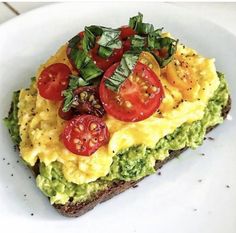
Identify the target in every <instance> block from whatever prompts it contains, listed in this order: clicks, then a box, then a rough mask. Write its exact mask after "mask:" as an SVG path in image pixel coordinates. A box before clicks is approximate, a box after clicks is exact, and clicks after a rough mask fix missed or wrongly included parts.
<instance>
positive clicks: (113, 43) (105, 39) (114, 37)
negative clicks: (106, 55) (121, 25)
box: [97, 27, 122, 49]
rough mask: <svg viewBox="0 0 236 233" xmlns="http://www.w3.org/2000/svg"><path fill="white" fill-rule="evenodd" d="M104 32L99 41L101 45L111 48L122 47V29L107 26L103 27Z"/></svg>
mask: <svg viewBox="0 0 236 233" xmlns="http://www.w3.org/2000/svg"><path fill="white" fill-rule="evenodd" d="M102 29H103V32H102V35H101V37H100V38H99V40H98V41H97V43H98V44H99V45H101V46H104V47H107V48H110V49H120V48H121V47H122V43H121V40H120V38H119V36H120V30H116V29H112V28H105V27H103V28H102Z"/></svg>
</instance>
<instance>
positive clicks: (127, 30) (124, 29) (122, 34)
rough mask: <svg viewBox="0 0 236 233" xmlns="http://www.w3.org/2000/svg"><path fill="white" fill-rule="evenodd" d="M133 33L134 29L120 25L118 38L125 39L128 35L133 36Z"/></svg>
mask: <svg viewBox="0 0 236 233" xmlns="http://www.w3.org/2000/svg"><path fill="white" fill-rule="evenodd" d="M135 34H136V32H135V31H134V29H133V28H131V27H129V26H122V27H121V28H120V38H121V39H122V40H126V39H127V38H128V37H130V36H134V35H135Z"/></svg>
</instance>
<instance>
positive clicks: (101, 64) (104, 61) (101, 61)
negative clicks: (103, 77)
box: [90, 44, 123, 72]
mask: <svg viewBox="0 0 236 233" xmlns="http://www.w3.org/2000/svg"><path fill="white" fill-rule="evenodd" d="M98 49H99V45H98V44H96V45H95V46H94V48H93V49H91V51H90V54H91V56H92V59H93V60H94V61H95V64H96V65H97V67H98V68H100V69H101V70H103V71H104V72H105V71H106V70H107V69H108V68H109V67H110V66H111V65H113V64H114V63H116V62H118V61H120V60H121V57H122V55H123V48H120V49H114V50H113V53H112V55H111V56H110V57H108V58H102V57H100V56H99V55H98Z"/></svg>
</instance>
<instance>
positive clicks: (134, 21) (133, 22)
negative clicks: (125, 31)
mask: <svg viewBox="0 0 236 233" xmlns="http://www.w3.org/2000/svg"><path fill="white" fill-rule="evenodd" d="M142 22H143V14H141V13H138V15H136V16H133V17H131V18H130V19H129V26H130V27H131V28H133V29H134V30H136V27H137V23H142Z"/></svg>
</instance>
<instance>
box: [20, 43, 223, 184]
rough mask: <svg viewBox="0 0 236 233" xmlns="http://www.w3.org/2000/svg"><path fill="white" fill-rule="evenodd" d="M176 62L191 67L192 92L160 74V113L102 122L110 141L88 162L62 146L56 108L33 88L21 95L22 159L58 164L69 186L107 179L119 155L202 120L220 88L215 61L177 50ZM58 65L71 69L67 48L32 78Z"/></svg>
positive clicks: (110, 118) (60, 51)
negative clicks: (131, 120)
mask: <svg viewBox="0 0 236 233" xmlns="http://www.w3.org/2000/svg"><path fill="white" fill-rule="evenodd" d="M176 56H177V57H181V61H184V62H186V64H188V66H191V72H192V75H193V76H194V77H195V85H194V87H193V88H192V89H190V90H187V91H188V93H187V94H186V90H183V88H181V87H178V86H176V85H174V83H173V82H171V81H170V80H168V79H167V78H166V75H167V72H168V71H167V70H166V68H164V69H162V70H161V75H160V80H161V82H162V84H163V87H164V91H165V98H164V99H163V101H162V104H161V106H160V109H159V110H158V112H157V113H155V114H154V115H153V116H151V117H149V118H148V119H146V120H143V121H140V122H136V123H127V122H121V121H119V120H116V119H114V118H113V117H111V116H109V115H107V116H106V117H105V122H106V124H107V126H108V129H109V131H110V141H109V143H108V144H107V145H105V146H102V147H101V148H99V149H98V150H97V151H96V152H95V153H94V154H93V155H92V156H90V157H84V156H78V155H75V154H73V153H71V152H70V151H68V150H67V149H66V148H65V147H64V145H63V143H62V142H61V141H60V134H61V132H62V131H63V128H64V124H65V122H64V121H63V120H62V119H61V118H60V117H59V116H58V114H57V112H58V108H59V104H58V103H56V102H53V101H48V100H46V99H44V98H42V97H41V96H40V95H39V94H38V92H37V89H36V86H31V88H30V89H23V90H21V92H20V97H19V105H18V107H19V112H18V116H19V125H20V136H21V139H22V141H21V144H20V151H21V155H22V157H23V159H24V160H25V161H26V162H28V163H29V164H30V165H32V166H33V165H34V164H35V163H36V161H37V159H38V158H39V159H40V161H42V162H44V163H45V164H46V165H48V164H50V163H51V162H53V161H59V162H61V163H62V164H63V173H64V176H65V178H66V179H67V180H68V181H70V182H74V183H76V184H82V183H88V182H91V181H94V180H96V179H98V178H99V177H101V176H105V175H107V174H108V172H109V170H110V165H111V163H112V157H113V155H115V154H116V153H117V152H118V151H119V150H121V149H125V148H127V147H130V146H133V145H137V144H145V145H147V146H148V147H154V146H155V144H156V143H157V142H158V140H159V139H160V138H162V137H164V136H165V135H167V134H170V133H172V132H173V131H174V130H175V129H176V128H177V127H179V126H180V125H182V124H183V123H185V122H190V123H191V122H193V121H196V120H199V119H201V118H202V117H203V115H204V109H205V107H206V105H207V102H208V100H209V98H210V97H212V96H213V92H214V91H215V90H216V89H217V87H218V85H219V79H218V77H217V74H216V70H215V65H214V60H213V59H207V58H204V57H202V56H200V55H198V54H197V53H196V52H195V51H194V50H192V49H190V48H186V47H185V46H182V45H178V49H177V53H176ZM56 62H61V63H65V64H66V65H68V66H69V67H70V68H71V69H72V67H71V65H70V62H69V61H68V59H67V56H66V45H65V46H63V47H62V48H61V49H59V50H58V52H57V53H56V54H55V56H53V57H51V58H50V59H49V60H48V61H47V62H46V63H45V64H44V65H42V66H41V67H40V68H39V70H38V72H37V74H36V78H38V76H39V74H40V73H41V71H42V70H43V69H44V68H45V67H47V66H49V65H50V64H53V63H56ZM177 65H178V64H177ZM180 69H181V66H180ZM183 69H184V68H183ZM189 96H190V97H191V98H190V97H189Z"/></svg>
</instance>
